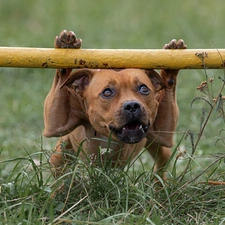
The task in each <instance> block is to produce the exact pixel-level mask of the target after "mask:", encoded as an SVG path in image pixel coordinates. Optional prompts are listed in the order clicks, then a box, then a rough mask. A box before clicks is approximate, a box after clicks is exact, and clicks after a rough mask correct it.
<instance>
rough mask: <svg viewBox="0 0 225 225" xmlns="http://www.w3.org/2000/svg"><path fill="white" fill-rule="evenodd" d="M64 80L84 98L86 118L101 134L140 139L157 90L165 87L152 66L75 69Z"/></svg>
mask: <svg viewBox="0 0 225 225" xmlns="http://www.w3.org/2000/svg"><path fill="white" fill-rule="evenodd" d="M65 84H66V85H67V86H68V87H69V88H72V89H74V91H75V92H76V93H77V94H78V95H80V96H81V97H82V98H83V100H84V105H85V109H86V112H84V113H86V114H87V116H88V119H89V121H90V123H91V124H92V126H93V127H94V129H95V130H96V131H97V132H99V133H100V134H102V135H105V136H108V137H109V136H110V135H111V134H112V137H114V138H116V139H119V140H120V141H122V142H124V143H129V144H133V143H137V142H140V141H141V140H142V139H143V138H144V137H145V136H146V134H147V132H148V130H149V128H150V126H152V125H153V123H154V120H155V117H156V114H157V110H158V104H159V103H158V101H157V92H158V91H159V90H161V89H162V88H163V87H164V83H163V80H162V78H161V77H160V75H158V73H157V72H156V71H154V70H140V69H124V70H119V71H115V70H86V69H85V70H78V71H76V72H74V73H72V74H71V75H70V76H69V78H68V80H67V81H66V82H65Z"/></svg>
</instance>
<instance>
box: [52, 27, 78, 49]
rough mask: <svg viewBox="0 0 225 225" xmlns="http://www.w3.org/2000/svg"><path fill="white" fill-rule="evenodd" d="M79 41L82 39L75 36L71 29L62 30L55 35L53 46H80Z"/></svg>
mask: <svg viewBox="0 0 225 225" xmlns="http://www.w3.org/2000/svg"><path fill="white" fill-rule="evenodd" d="M81 43H82V40H81V39H80V38H77V37H76V35H75V33H74V32H73V31H69V32H67V30H63V31H62V32H61V33H60V35H59V36H56V38H55V42H54V46H55V48H80V47H81Z"/></svg>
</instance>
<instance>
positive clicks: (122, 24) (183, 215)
mask: <svg viewBox="0 0 225 225" xmlns="http://www.w3.org/2000/svg"><path fill="white" fill-rule="evenodd" d="M224 11H225V5H224V1H223V0H216V1H210V0H205V1H200V0H189V1H183V2H181V1H178V0H174V1H166V0H164V1H163V0H139V1H135V0H120V1H119V0H114V1H106V0H83V1H77V0H67V1H53V0H48V1H44V0H40V1H28V0H20V1H18V0H10V1H4V0H0V46H8V47H48V48H49V47H53V41H54V38H55V36H56V35H58V34H59V33H60V32H61V31H62V30H63V29H67V30H73V31H74V32H75V33H76V34H77V36H78V37H80V38H82V40H83V45H82V47H83V48H112V49H160V48H162V47H163V45H164V44H165V43H167V42H169V41H170V40H171V39H173V38H176V39H183V40H184V41H185V43H186V44H187V45H188V48H190V49H194V48H205V49H206V48H216V49H219V48H225V40H224V37H225V29H224V20H225V14H224ZM0 57H1V56H0ZM53 77H54V70H52V69H24V68H20V69H19V68H0V91H1V92H0V93H1V94H0V99H1V100H0V111H1V114H0V224H104V223H107V224H120V223H121V224H123V223H124V224H125V223H129V224H132V223H136V224H187V223H188V224H223V223H225V222H224V221H225V210H224V207H225V204H224V200H225V196H224V189H225V186H224V183H222V185H219V186H217V185H213V184H208V183H207V182H208V181H209V180H213V181H225V175H224V171H223V170H222V168H223V167H224V154H225V151H224V149H225V148H224V147H225V146H224V144H225V143H224V137H225V132H224V130H223V129H224V114H223V100H222V99H221V100H220V101H218V102H217V104H215V107H211V106H212V105H213V104H214V103H215V102H214V101H213V98H215V97H217V96H219V94H220V90H221V89H223V85H224V71H223V70H206V71H204V70H182V71H180V74H179V83H178V87H177V93H178V94H177V99H178V105H179V109H180V117H179V124H178V127H177V133H176V135H175V136H176V137H175V138H176V146H175V147H174V148H173V149H172V150H173V152H174V155H175V156H174V158H173V160H172V163H171V165H170V167H169V168H168V171H169V179H168V181H167V182H168V184H165V183H164V182H163V181H161V180H160V182H161V183H162V186H163V187H164V188H163V189H160V190H159V189H158V188H157V187H156V186H154V184H153V182H151V181H152V177H154V176H156V175H154V174H153V173H152V166H153V162H151V164H149V163H148V162H149V161H150V160H149V156H148V155H147V154H143V155H142V156H141V157H140V159H139V160H137V162H136V163H135V164H134V166H133V165H131V166H130V167H131V168H130V170H129V171H128V170H127V169H125V170H124V171H120V172H118V171H114V170H113V171H111V169H110V170H109V171H110V172H109V171H108V170H106V169H103V170H101V169H96V168H86V167H85V166H84V165H83V164H82V163H81V162H77V163H76V165H75V167H74V170H71V171H70V174H68V176H65V177H62V178H61V179H59V180H54V178H53V177H52V176H51V174H50V170H49V168H48V164H47V163H46V161H47V160H46V159H47V158H48V155H49V154H50V152H51V151H52V149H53V147H54V143H55V141H56V139H55V138H52V139H47V138H44V137H43V136H42V130H43V102H44V99H45V96H46V95H47V93H48V90H49V89H50V86H51V83H52V80H53ZM210 78H214V81H213V82H211V83H210V82H209V80H210ZM205 80H207V81H208V84H209V85H208V88H206V89H204V90H203V91H199V90H197V89H196V87H198V86H199V85H200V83H201V82H202V81H205ZM223 93H224V91H223V90H222V92H221V96H222V95H223ZM185 134H187V135H185ZM180 151H182V152H183V153H182V156H181V157H179V158H178V159H176V155H177V154H179V152H180ZM40 160H41V162H42V164H43V165H41V166H40V167H39V166H37V165H36V164H35V162H39V161H40ZM189 163H190V164H189ZM185 168H187V169H185ZM87 174H89V175H90V177H91V178H87V177H86V175H87ZM78 175H79V176H78ZM76 176H78V177H79V178H80V180H79V179H78V178H76ZM68 177H70V179H68ZM77 179H78V181H77ZM71 180H72V181H71ZM74 180H76V182H78V183H79V185H81V184H82V183H83V184H82V185H84V186H82V187H83V190H85V191H82V193H78V192H76V190H74V189H76V188H74V189H73V188H72V187H73V185H72V183H73V181H74ZM119 181H120V182H119ZM62 183H63V186H64V189H63V190H64V191H62V188H61V189H60V190H59V189H58V187H59V186H60V185H61V184H62ZM84 187H85V188H84ZM72 189H73V190H72ZM96 189H99V191H98V193H97V192H96ZM61 192H62V193H61ZM109 192H111V194H109ZM99 193H100V194H99ZM55 195H56V196H55ZM58 195H60V198H59V197H58ZM77 196H79V197H77ZM118 199H120V200H118Z"/></svg>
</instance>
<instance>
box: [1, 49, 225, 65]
mask: <svg viewBox="0 0 225 225" xmlns="http://www.w3.org/2000/svg"><path fill="white" fill-rule="evenodd" d="M224 60H225V49H185V50H163V49H160V50H158V49H155V50H150V49H149V50H148V49H146V50H136V49H135V50H134V49H52V48H14V47H0V67H24V68H92V69H97V68H98V69H103V68H105V69H110V68H114V69H116V68H143V69H152V68H153V69H202V68H207V69H223V68H224Z"/></svg>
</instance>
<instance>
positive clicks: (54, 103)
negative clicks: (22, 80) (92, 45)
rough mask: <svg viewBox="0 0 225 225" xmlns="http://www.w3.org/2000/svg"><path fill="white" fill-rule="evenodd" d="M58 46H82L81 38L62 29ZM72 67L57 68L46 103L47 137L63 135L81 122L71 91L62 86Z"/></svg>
mask: <svg viewBox="0 0 225 225" xmlns="http://www.w3.org/2000/svg"><path fill="white" fill-rule="evenodd" d="M54 45H55V47H56V48H80V46H81V39H77V38H76V36H75V34H74V33H73V32H71V31H70V32H67V31H65V30H64V31H62V32H61V34H60V36H59V37H58V36H57V37H56V39H55V43H54ZM71 71H72V69H57V70H56V74H55V78H54V81H53V85H52V88H51V90H50V92H49V94H48V95H47V97H46V99H45V103H44V123H45V129H44V133H43V134H44V135H45V136H46V137H58V136H63V135H65V134H68V133H69V132H71V131H72V130H73V129H74V128H75V127H76V125H78V124H79V118H78V117H76V115H74V113H73V112H72V111H71V109H70V104H69V102H70V98H71V92H70V91H69V89H68V87H67V86H66V85H65V86H62V84H63V83H64V82H65V81H66V79H67V78H68V76H69V75H70V73H71Z"/></svg>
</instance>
